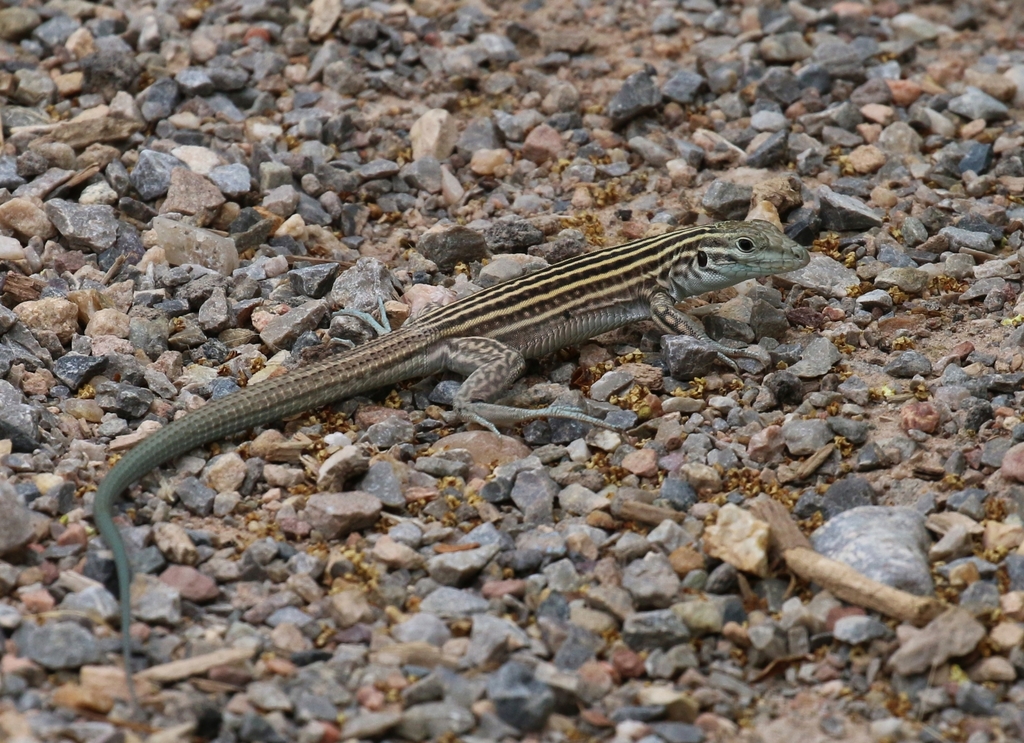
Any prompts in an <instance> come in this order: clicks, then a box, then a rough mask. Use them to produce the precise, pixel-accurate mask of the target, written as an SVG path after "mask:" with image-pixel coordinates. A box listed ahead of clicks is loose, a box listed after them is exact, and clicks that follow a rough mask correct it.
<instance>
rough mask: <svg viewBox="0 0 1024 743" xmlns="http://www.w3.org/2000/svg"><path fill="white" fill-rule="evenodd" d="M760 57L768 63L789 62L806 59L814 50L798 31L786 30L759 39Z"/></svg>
mask: <svg viewBox="0 0 1024 743" xmlns="http://www.w3.org/2000/svg"><path fill="white" fill-rule="evenodd" d="M760 47H761V58H762V59H764V61H765V62H768V63H769V64H790V63H792V62H800V61H803V60H805V59H807V58H808V57H809V56H811V54H813V53H814V50H813V49H811V47H810V45H809V44H808V43H807V42H806V41H804V37H803V34H802V33H800V32H799V31H787V32H786V33H781V34H774V35H772V36H766V37H764V38H763V39H761V44H760Z"/></svg>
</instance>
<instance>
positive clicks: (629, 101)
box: [608, 70, 661, 126]
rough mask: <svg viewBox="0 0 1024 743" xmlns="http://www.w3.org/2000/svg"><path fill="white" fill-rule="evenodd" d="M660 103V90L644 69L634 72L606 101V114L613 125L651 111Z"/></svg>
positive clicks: (618, 124)
mask: <svg viewBox="0 0 1024 743" xmlns="http://www.w3.org/2000/svg"><path fill="white" fill-rule="evenodd" d="M660 104H661V91H660V90H658V86H657V84H656V83H655V82H654V78H653V77H651V76H650V75H649V74H647V72H646V71H643V70H642V71H640V72H634V73H633V74H632V75H630V76H629V77H627V78H626V79H625V80H624V81H623V83H622V87H621V88H619V90H618V92H617V93H616V94H615V95H614V96H612V99H611V101H609V102H608V116H609V117H610V118H611V120H612V123H613V124H614V125H615V126H621V125H622V124H625V123H626V122H627V121H630V120H631V119H634V118H636V117H637V116H640V115H641V114H645V113H647V112H649V111H653V110H654V109H655V108H657V107H658V106H659V105H660Z"/></svg>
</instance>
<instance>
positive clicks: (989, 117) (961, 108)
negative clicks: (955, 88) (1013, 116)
mask: <svg viewBox="0 0 1024 743" xmlns="http://www.w3.org/2000/svg"><path fill="white" fill-rule="evenodd" d="M949 110H950V111H952V112H953V113H955V114H958V115H960V116H963V117H964V118H965V119H969V120H971V121H973V120H974V119H985V121H998V120H999V119H1005V118H1006V117H1007V116H1008V115H1009V113H1010V109H1008V108H1007V107H1006V105H1005V104H1004V103H1001V102H1000V101H998V100H996V99H995V98H993V97H992V96H990V95H989V94H988V93H986V92H984V91H983V90H980V89H978V88H975V87H974V86H973V85H971V86H968V87H967V89H966V90H965V91H964V93H963V94H962V95H958V96H957V97H956V98H954V99H953V100H951V101H950V102H949Z"/></svg>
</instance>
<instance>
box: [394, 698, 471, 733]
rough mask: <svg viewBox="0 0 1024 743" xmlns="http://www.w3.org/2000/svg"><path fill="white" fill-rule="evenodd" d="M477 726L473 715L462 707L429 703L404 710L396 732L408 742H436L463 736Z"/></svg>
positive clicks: (452, 704) (451, 704)
mask: <svg viewBox="0 0 1024 743" xmlns="http://www.w3.org/2000/svg"><path fill="white" fill-rule="evenodd" d="M475 725H476V718H475V717H473V713H472V712H470V711H469V710H468V709H466V708H465V707H463V706H461V705H458V704H454V703H452V702H428V703H426V704H417V705H415V706H413V707H409V708H408V709H406V710H404V711H403V712H402V721H401V722H399V723H398V725H397V727H396V728H395V732H397V733H398V735H400V736H401V737H402V738H405V739H407V740H413V741H421V740H436V739H438V738H441V737H442V736H448V735H455V736H458V735H461V734H462V733H466V732H468V731H470V730H472V729H473V727H474V726H475Z"/></svg>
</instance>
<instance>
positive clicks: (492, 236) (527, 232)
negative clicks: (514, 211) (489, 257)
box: [484, 219, 544, 253]
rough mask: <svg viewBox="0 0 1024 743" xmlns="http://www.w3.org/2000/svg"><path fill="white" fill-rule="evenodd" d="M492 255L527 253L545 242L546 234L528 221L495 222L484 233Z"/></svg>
mask: <svg viewBox="0 0 1024 743" xmlns="http://www.w3.org/2000/svg"><path fill="white" fill-rule="evenodd" d="M484 241H485V242H486V243H487V249H488V250H490V251H491V253H525V252H526V250H527V249H528V248H531V247H533V246H534V245H540V244H541V243H543V242H544V233H543V232H541V231H540V230H539V229H537V228H536V227H534V226H533V225H532V224H530V223H529V222H527V221H526V220H522V219H517V220H513V221H502V222H495V223H494V225H492V226H491V227H489V228H488V229H487V231H486V232H484Z"/></svg>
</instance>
